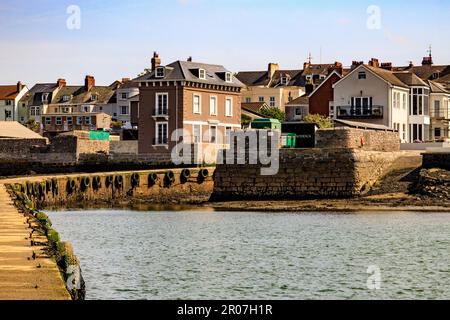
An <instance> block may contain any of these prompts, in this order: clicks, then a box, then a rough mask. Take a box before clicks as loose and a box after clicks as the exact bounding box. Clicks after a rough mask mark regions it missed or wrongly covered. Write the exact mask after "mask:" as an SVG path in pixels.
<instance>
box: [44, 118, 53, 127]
mask: <svg viewBox="0 0 450 320" xmlns="http://www.w3.org/2000/svg"><path fill="white" fill-rule="evenodd" d="M45 124H46V125H51V124H52V118H50V117H46V118H45Z"/></svg>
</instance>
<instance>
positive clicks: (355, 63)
mask: <svg viewBox="0 0 450 320" xmlns="http://www.w3.org/2000/svg"><path fill="white" fill-rule="evenodd" d="M362 64H364V61H352V70H353V69H356V68H357V67H359V66H360V65H362Z"/></svg>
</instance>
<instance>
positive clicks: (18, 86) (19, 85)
mask: <svg viewBox="0 0 450 320" xmlns="http://www.w3.org/2000/svg"><path fill="white" fill-rule="evenodd" d="M24 87H25V85H24V84H23V83H22V82H21V81H19V82H17V92H20V91H22V89H23V88H24Z"/></svg>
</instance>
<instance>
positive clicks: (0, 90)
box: [0, 85, 19, 100]
mask: <svg viewBox="0 0 450 320" xmlns="http://www.w3.org/2000/svg"><path fill="white" fill-rule="evenodd" d="M18 95H19V92H17V86H16V85H11V86H0V100H14V99H15V98H16V97H17V96H18Z"/></svg>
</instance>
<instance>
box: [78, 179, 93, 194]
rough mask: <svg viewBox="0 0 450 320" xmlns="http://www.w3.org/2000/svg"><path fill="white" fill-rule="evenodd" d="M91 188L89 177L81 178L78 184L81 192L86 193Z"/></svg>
mask: <svg viewBox="0 0 450 320" xmlns="http://www.w3.org/2000/svg"><path fill="white" fill-rule="evenodd" d="M90 186H91V178H90V177H82V178H81V182H80V187H81V190H83V191H87V190H88V189H89V187H90Z"/></svg>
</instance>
